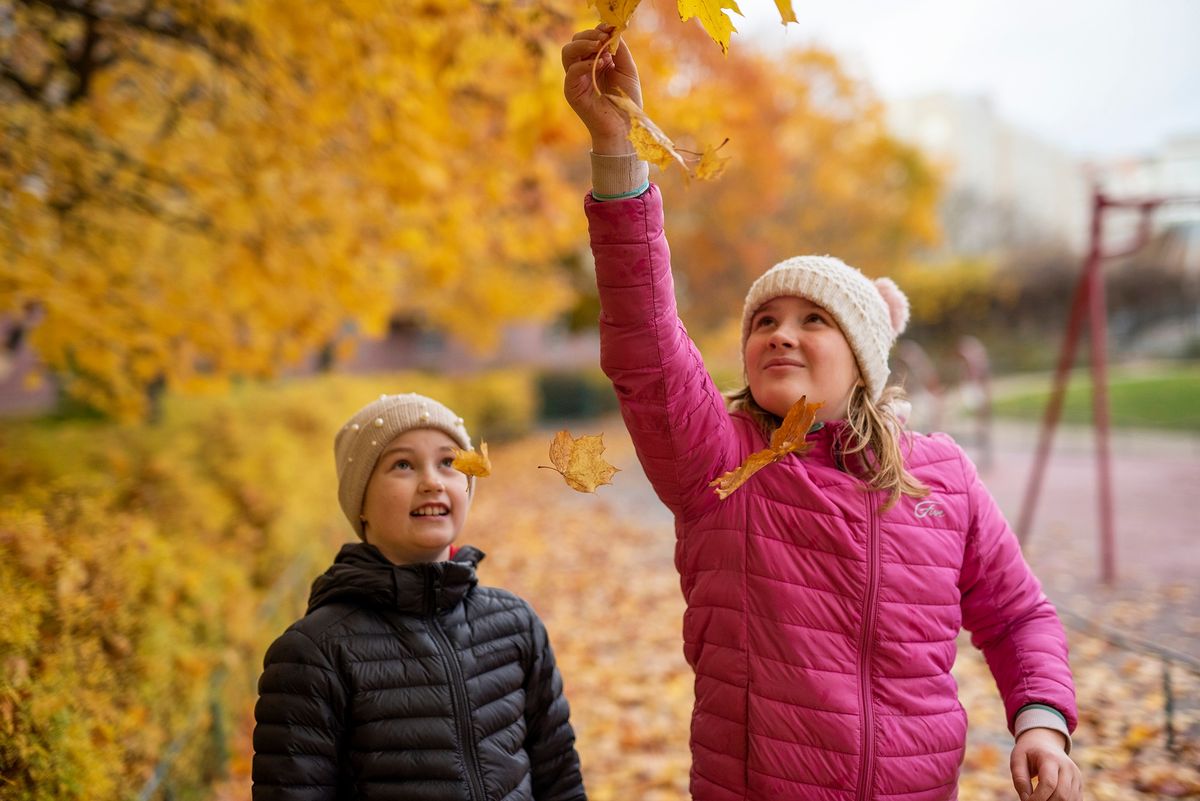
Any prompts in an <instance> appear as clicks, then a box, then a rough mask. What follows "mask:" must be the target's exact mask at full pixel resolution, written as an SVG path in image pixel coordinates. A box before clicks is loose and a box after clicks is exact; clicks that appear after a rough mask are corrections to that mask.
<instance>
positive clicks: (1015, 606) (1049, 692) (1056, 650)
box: [959, 452, 1077, 731]
mask: <svg viewBox="0 0 1200 801" xmlns="http://www.w3.org/2000/svg"><path fill="white" fill-rule="evenodd" d="M960 459H961V461H962V465H963V471H964V477H965V479H966V485H967V488H968V494H969V499H970V508H971V517H970V523H969V526H970V527H969V530H968V533H967V548H966V554H965V558H964V560H963V569H962V573H961V575H960V579H959V589H960V590H961V592H962V611H963V625H964V626H965V627H966V628H967V630H968V631H970V632H971V643H972V644H973V645H974V646H975V647H976V648H979V649H980V650H981V651H983V654H984V657H985V658H986V659H987V663H988V667H989V668H990V669H991V671H992V675H993V676H994V677H995V679H996V686H997V687H998V688H999V689H1000V695H1001V697H1002V698H1003V699H1004V709H1005V713H1006V716H1007V720H1008V726H1009V730H1010V731H1012V729H1013V723H1014V720H1015V718H1016V716H1017V712H1018V711H1020V709H1021V708H1022V707H1024V706H1025V705H1027V704H1045V705H1047V706H1050V707H1053V708H1054V709H1057V710H1058V711H1059V712H1061V713H1062V714H1063V716H1064V717H1065V718H1066V719H1067V726H1068V728H1069V729H1070V730H1071V731H1074V730H1075V725H1076V722H1077V716H1076V708H1075V685H1074V682H1073V681H1072V678H1071V666H1070V664H1069V662H1068V661H1067V637H1066V634H1065V632H1064V631H1063V627H1062V623H1061V622H1060V621H1059V619H1058V613H1057V612H1055V610H1054V606H1053V605H1052V604H1051V603H1050V600H1049V599H1048V598H1047V597H1046V595H1045V593H1043V592H1042V586H1041V584H1040V582H1038V580H1037V578H1036V577H1035V576H1034V575H1033V572H1032V571H1031V570H1030V569H1029V565H1027V564H1026V563H1025V558H1024V557H1023V556H1022V555H1021V548H1020V546H1019V545H1018V543H1017V538H1016V536H1015V535H1014V534H1013V531H1012V529H1011V528H1009V526H1008V523H1007V522H1005V520H1004V517H1003V515H1002V514H1001V513H1000V509H999V507H998V506H997V505H996V501H995V499H994V498H992V496H991V494H990V493H989V492H988V491H987V488H986V487H984V485H983V482H982V481H980V479H979V476H978V474H977V473H976V471H975V467H974V465H972V464H971V462H970V460H969V459H968V458H967V457H966V455H965V454H962V453H961V452H960Z"/></svg>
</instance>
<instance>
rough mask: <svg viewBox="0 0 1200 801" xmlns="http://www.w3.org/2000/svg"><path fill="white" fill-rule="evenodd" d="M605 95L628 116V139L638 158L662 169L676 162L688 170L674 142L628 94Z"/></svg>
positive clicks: (685, 170)
mask: <svg viewBox="0 0 1200 801" xmlns="http://www.w3.org/2000/svg"><path fill="white" fill-rule="evenodd" d="M618 91H619V90H618ZM605 97H607V98H608V99H609V102H611V103H612V104H613V105H615V106H616V107H617V108H618V109H620V110H621V111H622V112H624V113H625V115H626V116H627V117H629V122H630V129H629V141H630V143H631V144H632V145H633V149H634V150H636V151H637V154H638V158H640V159H642V160H644V161H648V162H650V163H651V164H654V165H657V166H658V167H659V168H660V169H663V170H666V169H669V168H670V167H671V165H672V164H678V165H679V166H680V167H682V168H683V170H684V172H687V171H688V166H687V163H686V162H685V161H684V160H683V155H682V154H681V153H680V152H679V151H678V150H676V149H675V143H674V142H672V141H671V138H670V137H669V136H667V135H666V134H665V133H663V131H662V129H661V128H659V127H658V125H656V124H655V123H654V120H652V119H650V116H649V115H648V114H646V112H645V111H643V110H642V109H640V108H638V104H637V103H634V102H633V101H632V100H630V99H629V96H628V95H626V94H624V93H623V92H622V93H620V94H615V95H611V94H606V95H605Z"/></svg>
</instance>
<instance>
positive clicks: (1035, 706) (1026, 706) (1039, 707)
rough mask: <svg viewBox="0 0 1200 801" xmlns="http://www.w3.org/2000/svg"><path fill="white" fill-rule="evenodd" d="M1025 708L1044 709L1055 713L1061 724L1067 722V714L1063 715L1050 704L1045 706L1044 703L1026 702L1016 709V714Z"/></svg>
mask: <svg viewBox="0 0 1200 801" xmlns="http://www.w3.org/2000/svg"><path fill="white" fill-rule="evenodd" d="M1026 709H1044V710H1046V711H1047V712H1053V713H1054V714H1056V715H1058V716H1059V717H1060V718H1062V722H1063V725H1066V723H1067V716H1066V715H1064V714H1063V713H1062V712H1059V711H1058V710H1057V709H1055V708H1054V707H1052V706H1047V705H1046V704H1026V705H1025V706H1023V707H1021V708H1020V709H1018V710H1017V714H1018V715H1020V714H1021V713H1022V712H1024V711H1025V710H1026Z"/></svg>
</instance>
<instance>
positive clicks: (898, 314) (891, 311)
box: [875, 278, 909, 336]
mask: <svg viewBox="0 0 1200 801" xmlns="http://www.w3.org/2000/svg"><path fill="white" fill-rule="evenodd" d="M875 288H876V289H878V290H879V294H880V295H882V296H883V302H884V303H885V304H887V310H888V317H889V318H890V319H891V321H892V330H893V331H895V332H896V336H900V335H901V334H903V333H904V329H905V328H908V315H909V306H908V297H907V296H906V295H905V294H904V293H903V292H901V291H900V287H898V286H896V282H895V281H893V280H892V279H890V278H876V279H875Z"/></svg>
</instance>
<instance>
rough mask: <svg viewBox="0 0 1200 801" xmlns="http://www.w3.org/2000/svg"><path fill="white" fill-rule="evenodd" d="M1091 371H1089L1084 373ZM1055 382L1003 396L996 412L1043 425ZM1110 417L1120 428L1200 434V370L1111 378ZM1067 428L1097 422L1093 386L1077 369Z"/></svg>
mask: <svg viewBox="0 0 1200 801" xmlns="http://www.w3.org/2000/svg"><path fill="white" fill-rule="evenodd" d="M1084 369H1086V368H1084ZM1050 381H1051V379H1050V378H1047V379H1046V380H1045V381H1042V382H1039V387H1038V388H1037V389H1030V388H1029V386H1028V384H1026V385H1025V387H1024V388H1022V389H1015V388H1014V390H1013V391H1012V392H1011V393H1003V394H998V397H997V398H996V400H995V403H994V410H995V413H996V414H997V415H998V416H1001V417H1020V418H1025V419H1029V420H1040V419H1041V418H1042V416H1043V415H1044V414H1045V410H1046V404H1047V402H1048V401H1049V398H1050ZM1108 389H1109V392H1108V399H1109V416H1110V418H1111V420H1112V424H1113V426H1115V427H1119V428H1164V429H1173V430H1177V431H1198V432H1200V366H1195V365H1188V366H1185V367H1175V368H1162V369H1158V370H1155V371H1154V372H1152V373H1150V372H1144V371H1138V372H1122V371H1113V372H1110V374H1109V388H1108ZM1062 421H1063V422H1066V423H1090V422H1092V383H1091V379H1090V377H1089V376H1088V375H1087V374H1086V372H1082V371H1081V370H1076V372H1075V375H1073V376H1072V380H1071V382H1070V384H1069V385H1068V387H1067V396H1066V400H1065V403H1064V404H1063V410H1062Z"/></svg>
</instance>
